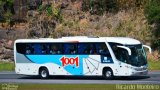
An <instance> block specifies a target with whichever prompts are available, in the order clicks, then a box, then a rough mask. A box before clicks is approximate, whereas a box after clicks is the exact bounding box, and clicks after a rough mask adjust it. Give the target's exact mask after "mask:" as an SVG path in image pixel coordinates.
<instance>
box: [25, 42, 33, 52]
mask: <svg viewBox="0 0 160 90" xmlns="http://www.w3.org/2000/svg"><path fill="white" fill-rule="evenodd" d="M26 54H34V46H33V44H26Z"/></svg>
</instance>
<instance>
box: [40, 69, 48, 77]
mask: <svg viewBox="0 0 160 90" xmlns="http://www.w3.org/2000/svg"><path fill="white" fill-rule="evenodd" d="M41 76H42V77H43V78H45V77H47V72H46V71H45V70H42V72H41Z"/></svg>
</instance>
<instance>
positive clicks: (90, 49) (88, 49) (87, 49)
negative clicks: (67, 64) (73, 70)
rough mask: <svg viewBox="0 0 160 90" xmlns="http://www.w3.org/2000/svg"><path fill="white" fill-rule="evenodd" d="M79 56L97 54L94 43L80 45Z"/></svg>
mask: <svg viewBox="0 0 160 90" xmlns="http://www.w3.org/2000/svg"><path fill="white" fill-rule="evenodd" d="M78 53H79V54H96V47H95V44H94V43H80V44H79V45H78Z"/></svg>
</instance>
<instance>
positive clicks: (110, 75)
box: [103, 69, 114, 80]
mask: <svg viewBox="0 0 160 90" xmlns="http://www.w3.org/2000/svg"><path fill="white" fill-rule="evenodd" d="M103 77H104V78H105V79H106V80H111V79H113V77H114V75H113V71H112V70H111V69H105V70H104V71H103Z"/></svg>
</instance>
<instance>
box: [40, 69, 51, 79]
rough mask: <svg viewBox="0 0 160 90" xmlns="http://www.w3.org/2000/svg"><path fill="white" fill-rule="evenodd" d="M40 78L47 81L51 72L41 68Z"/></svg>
mask: <svg viewBox="0 0 160 90" xmlns="http://www.w3.org/2000/svg"><path fill="white" fill-rule="evenodd" d="M39 76H40V78H41V79H47V78H49V72H48V69H47V68H41V69H40V71H39Z"/></svg>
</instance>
